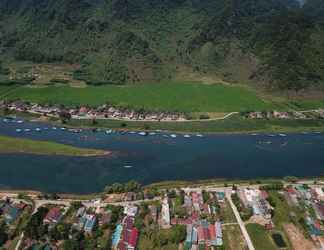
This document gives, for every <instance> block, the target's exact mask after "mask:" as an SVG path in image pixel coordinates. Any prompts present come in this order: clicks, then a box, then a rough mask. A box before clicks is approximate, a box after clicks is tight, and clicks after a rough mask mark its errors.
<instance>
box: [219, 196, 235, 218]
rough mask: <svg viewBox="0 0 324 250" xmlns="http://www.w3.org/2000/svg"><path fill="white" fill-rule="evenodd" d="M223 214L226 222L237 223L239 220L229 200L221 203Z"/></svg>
mask: <svg viewBox="0 0 324 250" xmlns="http://www.w3.org/2000/svg"><path fill="white" fill-rule="evenodd" d="M220 213H221V216H222V218H223V220H224V223H235V222H237V220H236V218H235V215H234V213H233V210H232V208H231V206H230V204H229V202H228V200H226V201H225V203H224V204H221V212H220Z"/></svg>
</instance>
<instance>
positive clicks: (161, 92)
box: [0, 83, 274, 112]
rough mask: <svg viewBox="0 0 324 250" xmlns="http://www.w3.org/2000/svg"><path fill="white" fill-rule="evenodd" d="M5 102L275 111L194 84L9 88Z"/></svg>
mask: <svg viewBox="0 0 324 250" xmlns="http://www.w3.org/2000/svg"><path fill="white" fill-rule="evenodd" d="M4 98H5V99H17V98H20V99H23V100H27V101H31V102H36V103H41V104H44V103H47V104H64V105H67V106H71V105H85V104H87V105H91V106H98V105H101V104H105V103H107V102H109V103H111V104H113V105H119V106H125V107H132V108H144V109H147V110H163V111H180V112H232V111H246V110H266V109H271V108H274V105H273V104H272V103H267V102H265V101H263V100H262V99H260V98H259V97H258V96H257V95H256V93H254V92H253V91H251V90H248V89H246V88H244V87H232V86H224V85H221V84H213V85H203V84H195V83H158V84H142V85H126V86H114V85H106V86H99V87H90V86H89V87H86V88H71V87H68V86H60V87H58V86H50V87H42V88H31V87H19V88H17V89H15V90H14V91H8V87H0V99H4Z"/></svg>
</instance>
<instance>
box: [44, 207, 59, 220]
mask: <svg viewBox="0 0 324 250" xmlns="http://www.w3.org/2000/svg"><path fill="white" fill-rule="evenodd" d="M60 216H61V209H60V208H59V207H53V208H52V209H51V210H50V211H49V212H48V213H47V215H46V217H45V220H58V219H59V218H60Z"/></svg>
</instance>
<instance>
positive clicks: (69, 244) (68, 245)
mask: <svg viewBox="0 0 324 250" xmlns="http://www.w3.org/2000/svg"><path fill="white" fill-rule="evenodd" d="M79 249H80V246H79V242H78V241H76V240H66V241H64V243H63V250H79Z"/></svg>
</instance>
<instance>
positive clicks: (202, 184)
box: [0, 176, 324, 200]
mask: <svg viewBox="0 0 324 250" xmlns="http://www.w3.org/2000/svg"><path fill="white" fill-rule="evenodd" d="M289 178H292V179H294V183H307V184H314V183H318V184H324V176H319V177H305V178H302V177H300V178H297V177H286V178H254V179H205V180H193V181H181V180H179V181H177V180H175V181H162V182H154V183H151V184H148V185H145V186H142V189H143V190H170V189H176V188H210V187H214V188H217V187H232V186H251V185H271V184H277V183H280V182H281V183H283V184H287V185H288V184H290V183H292V182H291V181H290V180H289ZM44 193H46V192H42V191H39V190H23V189H8V188H5V189H4V188H3V189H0V197H1V196H7V197H15V196H17V195H19V194H24V195H28V196H30V197H38V196H41V195H42V194H44ZM56 195H57V196H58V197H59V198H60V199H61V200H64V199H65V200H95V199H99V198H101V197H103V196H105V195H106V193H105V192H104V191H102V192H96V193H88V194H77V193H56Z"/></svg>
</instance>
